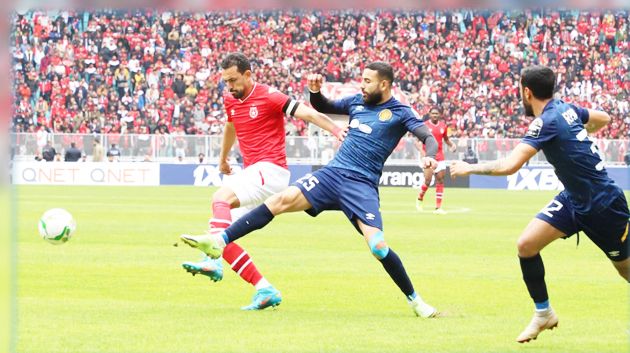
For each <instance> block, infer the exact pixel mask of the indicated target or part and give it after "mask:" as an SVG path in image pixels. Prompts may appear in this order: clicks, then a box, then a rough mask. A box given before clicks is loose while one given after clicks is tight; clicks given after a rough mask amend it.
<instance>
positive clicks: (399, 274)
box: [356, 219, 438, 318]
mask: <svg viewBox="0 0 630 353" xmlns="http://www.w3.org/2000/svg"><path fill="white" fill-rule="evenodd" d="M356 222H357V224H358V226H359V229H361V232H362V233H363V237H364V238H365V241H366V242H367V244H368V247H369V248H370V251H371V252H372V255H373V256H374V257H375V258H376V259H377V260H378V261H380V262H381V264H382V265H383V267H384V268H385V271H387V273H388V274H389V276H390V277H391V278H392V280H393V281H394V283H396V285H397V286H398V288H400V290H401V291H402V292H403V294H404V295H405V297H406V298H407V301H408V303H409V306H411V308H412V309H413V311H414V313H415V314H416V315H417V316H421V317H425V318H430V317H436V316H437V314H438V311H437V310H436V309H435V308H434V307H432V306H431V305H429V304H427V303H425V302H424V301H423V300H422V298H421V297H420V295H418V293H416V291H415V289H414V288H413V284H412V283H411V279H409V276H408V275H407V271H406V270H405V267H404V266H403V263H402V261H401V260H400V258H399V257H398V255H397V254H396V253H395V252H394V250H392V249H391V248H390V247H389V246H388V245H387V243H386V242H385V237H384V233H383V231H382V230H380V229H378V228H375V227H371V226H368V225H366V224H364V223H363V222H361V220H358V219H357V220H356Z"/></svg>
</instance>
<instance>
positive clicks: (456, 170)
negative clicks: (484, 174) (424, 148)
mask: <svg viewBox="0 0 630 353" xmlns="http://www.w3.org/2000/svg"><path fill="white" fill-rule="evenodd" d="M450 170H451V178H456V177H458V176H466V175H468V174H470V164H468V163H466V162H464V161H455V162H453V163H451V167H450Z"/></svg>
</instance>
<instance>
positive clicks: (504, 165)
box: [450, 143, 538, 178]
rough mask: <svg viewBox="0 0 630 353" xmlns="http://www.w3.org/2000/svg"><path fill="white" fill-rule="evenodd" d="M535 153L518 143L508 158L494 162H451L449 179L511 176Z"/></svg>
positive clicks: (531, 148) (530, 148)
mask: <svg viewBox="0 0 630 353" xmlns="http://www.w3.org/2000/svg"><path fill="white" fill-rule="evenodd" d="M537 152H538V150H537V149H535V148H534V147H532V146H530V145H528V144H526V143H519V144H518V145H517V146H516V147H515V148H514V150H512V153H510V155H509V156H508V157H506V158H502V159H499V160H496V161H492V162H487V163H480V164H469V163H466V162H463V161H456V162H453V163H452V164H451V167H450V170H451V177H453V178H454V177H458V176H465V175H469V174H482V175H511V174H514V173H516V172H517V171H518V170H519V169H521V167H522V166H523V164H525V162H527V161H528V160H530V158H532V157H533V156H534V155H535V154H536V153H537Z"/></svg>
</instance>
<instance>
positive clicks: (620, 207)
mask: <svg viewBox="0 0 630 353" xmlns="http://www.w3.org/2000/svg"><path fill="white" fill-rule="evenodd" d="M613 197H615V199H614V200H613V202H612V203H611V204H610V206H608V207H607V208H605V209H603V210H601V211H598V212H591V213H588V214H581V213H576V212H575V210H574V209H573V206H572V204H571V200H570V199H569V196H568V195H567V194H566V193H565V192H561V193H560V194H558V195H557V196H556V197H554V199H553V200H551V202H550V203H549V205H547V206H546V207H545V208H543V209H542V210H541V211H540V212H539V213H538V214H537V215H536V218H538V219H541V220H543V221H545V222H547V223H549V224H551V225H552V226H554V227H555V228H557V229H559V230H560V231H562V232H563V233H564V234H566V235H567V236H566V237H565V238H568V237H570V236H572V235H573V234H575V233H577V232H580V231H581V232H584V234H586V236H588V237H589V238H590V239H591V240H592V241H593V243H595V245H597V246H598V247H599V248H600V249H602V251H603V252H604V253H606V256H608V258H609V259H611V260H613V261H623V260H625V259H627V258H628V245H629V244H628V226H629V223H628V219H629V218H630V213H628V203H627V202H626V197H625V196H624V194H623V192H621V193H619V194H618V195H614V196H613Z"/></svg>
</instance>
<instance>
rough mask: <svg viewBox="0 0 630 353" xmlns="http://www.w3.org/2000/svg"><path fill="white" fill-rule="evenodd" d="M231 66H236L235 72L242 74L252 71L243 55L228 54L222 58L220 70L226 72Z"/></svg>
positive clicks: (250, 65) (237, 53)
mask: <svg viewBox="0 0 630 353" xmlns="http://www.w3.org/2000/svg"><path fill="white" fill-rule="evenodd" d="M232 66H236V70H237V71H238V72H239V73H241V74H243V73H245V71H247V70H250V71H251V70H252V64H251V63H250V62H249V59H248V58H247V57H246V56H245V54H243V53H239V52H236V53H229V54H228V55H226V56H225V58H223V61H221V68H222V69H223V70H227V69H229V68H231V67H232Z"/></svg>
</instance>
